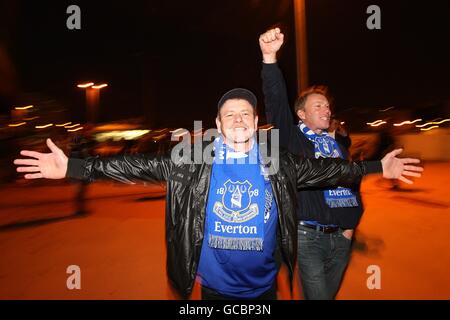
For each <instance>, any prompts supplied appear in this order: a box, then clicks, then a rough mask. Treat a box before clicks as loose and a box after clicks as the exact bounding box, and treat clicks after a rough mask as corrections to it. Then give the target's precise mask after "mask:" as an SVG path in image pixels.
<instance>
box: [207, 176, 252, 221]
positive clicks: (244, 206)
mask: <svg viewBox="0 0 450 320" xmlns="http://www.w3.org/2000/svg"><path fill="white" fill-rule="evenodd" d="M219 191H220V193H221V194H223V196H222V201H221V202H219V201H217V202H216V203H215V204H214V209H213V212H214V213H215V214H216V215H218V216H219V217H220V218H221V219H222V220H224V221H226V222H234V223H242V222H246V221H248V220H250V219H252V218H254V217H255V216H256V215H258V205H257V204H256V203H252V197H254V196H258V190H252V184H251V183H250V182H249V181H248V180H245V181H244V182H240V181H236V182H233V181H231V180H230V179H228V180H227V181H226V182H225V183H224V184H223V188H220V189H219V190H218V192H219Z"/></svg>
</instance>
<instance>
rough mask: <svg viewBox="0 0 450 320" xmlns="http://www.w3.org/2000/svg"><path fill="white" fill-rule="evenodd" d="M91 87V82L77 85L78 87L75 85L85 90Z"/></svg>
mask: <svg viewBox="0 0 450 320" xmlns="http://www.w3.org/2000/svg"><path fill="white" fill-rule="evenodd" d="M93 85H94V83H93V82H88V83H83V84H79V85H77V87H78V88H83V89H85V88H89V87H91V86H93Z"/></svg>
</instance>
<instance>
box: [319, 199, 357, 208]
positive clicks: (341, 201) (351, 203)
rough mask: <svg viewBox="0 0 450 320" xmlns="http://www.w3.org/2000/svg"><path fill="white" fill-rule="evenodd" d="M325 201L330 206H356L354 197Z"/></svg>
mask: <svg viewBox="0 0 450 320" xmlns="http://www.w3.org/2000/svg"><path fill="white" fill-rule="evenodd" d="M326 202H327V205H328V206H329V207H330V208H346V207H357V206H358V201H357V200H356V198H355V197H352V198H348V199H326Z"/></svg>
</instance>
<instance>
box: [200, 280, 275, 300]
mask: <svg viewBox="0 0 450 320" xmlns="http://www.w3.org/2000/svg"><path fill="white" fill-rule="evenodd" d="M202 300H277V288H276V282H274V284H273V285H272V287H271V288H270V289H269V290H267V291H266V292H264V293H263V294H262V295H260V296H259V297H256V298H251V299H249V298H242V299H240V298H235V297H227V296H224V295H222V294H220V293H218V292H217V291H215V290H213V289H210V288H207V287H204V286H202Z"/></svg>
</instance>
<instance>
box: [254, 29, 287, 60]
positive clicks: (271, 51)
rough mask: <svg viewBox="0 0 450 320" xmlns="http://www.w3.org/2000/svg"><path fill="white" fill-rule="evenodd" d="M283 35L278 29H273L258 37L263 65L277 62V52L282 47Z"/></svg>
mask: <svg viewBox="0 0 450 320" xmlns="http://www.w3.org/2000/svg"><path fill="white" fill-rule="evenodd" d="M283 41H284V34H282V33H281V30H280V28H274V29H270V30H268V31H266V32H265V33H263V34H262V35H260V36H259V46H260V48H261V53H262V55H263V61H264V63H275V62H276V61H277V52H278V50H280V48H281V46H282V45H283Z"/></svg>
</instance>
